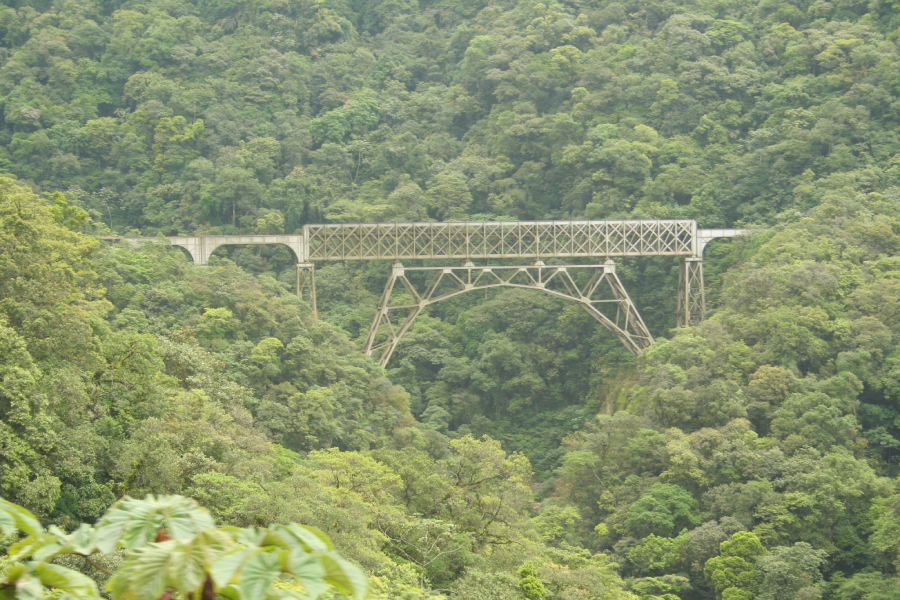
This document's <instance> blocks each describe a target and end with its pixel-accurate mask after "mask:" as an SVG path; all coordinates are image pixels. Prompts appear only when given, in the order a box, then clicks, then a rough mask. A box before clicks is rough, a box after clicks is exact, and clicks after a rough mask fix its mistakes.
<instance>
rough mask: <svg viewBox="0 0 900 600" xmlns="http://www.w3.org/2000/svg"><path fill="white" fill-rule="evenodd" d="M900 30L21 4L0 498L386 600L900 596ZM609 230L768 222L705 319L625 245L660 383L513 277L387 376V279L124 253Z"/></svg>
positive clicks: (598, 331) (17, 12)
mask: <svg viewBox="0 0 900 600" xmlns="http://www.w3.org/2000/svg"><path fill="white" fill-rule="evenodd" d="M898 37H900V13H898V6H897V5H894V4H891V3H888V2H882V1H881V0H871V1H870V2H863V1H858V0H834V1H831V2H826V1H825V0H815V1H806V0H795V1H780V0H761V1H750V0H698V1H691V0H684V1H681V2H674V1H671V0H629V1H625V2H614V1H606V0H570V1H564V2H550V1H546V2H533V1H527V0H486V1H485V0H475V1H473V0H246V1H244V2H232V1H230V0H198V1H196V2H190V1H182V0H150V1H146V2H142V1H131V2H119V1H118V0H109V1H106V0H104V1H101V2H97V1H93V0H58V1H55V2H53V1H49V0H48V1H40V2H38V1H35V2H28V1H22V2H17V1H10V0H7V1H6V2H4V4H3V6H2V8H0V118H2V123H0V173H2V174H3V175H4V176H3V177H2V178H0V497H2V498H6V499H7V500H9V501H11V502H15V503H18V504H21V505H22V506H24V507H26V508H28V509H29V510H31V511H33V512H34V513H35V514H36V515H37V517H39V518H40V519H41V520H42V521H43V522H45V523H51V524H55V525H56V526H58V527H60V528H61V530H64V531H72V530H74V529H75V528H76V527H77V526H78V525H79V524H80V523H90V524H93V523H96V522H97V521H98V519H101V517H102V515H103V514H104V512H105V511H106V510H107V507H109V506H110V505H111V504H113V503H114V502H115V501H116V500H117V499H118V498H120V497H122V496H125V495H130V496H133V497H143V496H144V495H145V494H183V495H185V496H190V497H193V498H196V499H197V501H199V502H200V503H201V504H202V505H204V506H206V507H208V508H209V509H210V511H211V513H212V515H213V516H214V517H215V518H216V519H217V521H218V523H219V524H221V525H234V526H238V527H254V526H268V525H270V524H271V523H287V522H297V523H303V524H306V525H311V526H315V527H318V528H320V529H322V530H323V531H325V532H326V533H327V535H328V536H329V537H330V538H331V539H332V540H333V541H334V544H335V546H336V548H337V550H338V551H339V552H340V553H341V554H342V555H343V556H346V557H347V558H349V559H350V560H352V561H353V562H355V563H356V564H358V565H359V566H361V567H362V568H363V569H365V571H366V572H367V573H368V574H369V576H370V582H371V589H372V594H373V597H376V598H385V599H388V598H390V599H397V600H400V599H403V600H408V599H415V598H419V599H426V598H431V599H433V600H435V599H438V598H451V597H452V598H457V597H458V598H466V599H470V600H523V599H524V600H597V599H600V600H714V599H715V600H816V599H819V600H896V598H898V597H900V576H898V569H900V479H898V476H900V404H898V403H900V136H898V125H900V47H898ZM582 218H586V219H606V218H691V219H696V220H697V221H698V222H699V223H700V225H701V226H704V227H751V228H752V229H753V230H754V232H755V233H754V235H753V236H750V237H748V238H746V239H739V240H732V241H727V242H717V243H715V244H713V245H711V246H710V247H709V248H708V249H707V258H708V260H707V283H708V285H709V295H710V305H711V307H712V308H713V310H712V311H711V312H712V313H713V314H712V316H711V318H709V319H708V320H707V321H705V322H703V323H702V324H700V325H699V326H697V327H691V328H681V329H676V328H674V327H675V318H674V317H675V293H674V292H675V285H676V277H677V263H676V262H675V261H673V260H670V259H667V258H654V259H628V260H624V259H623V260H622V261H619V274H620V275H621V277H622V279H623V281H624V282H625V285H626V287H627V288H628V290H629V292H630V293H631V295H632V297H633V298H634V299H635V301H636V302H637V304H638V307H639V308H640V310H641V312H642V314H643V316H644V318H645V320H646V321H647V324H648V326H649V327H650V329H651V331H652V332H653V334H654V335H655V336H657V343H656V344H655V345H654V346H653V347H652V348H651V349H650V350H648V351H647V352H646V353H645V354H644V355H643V356H642V357H640V358H639V359H637V360H635V359H633V358H632V357H631V356H630V355H629V354H628V353H627V352H626V351H625V350H624V348H622V347H621V346H620V345H619V344H618V342H617V341H616V340H615V339H614V338H613V337H612V336H611V335H610V334H609V333H608V332H606V331H605V330H603V329H602V328H600V327H599V326H597V325H596V324H594V323H593V321H592V320H591V318H590V317H589V316H588V315H587V314H585V313H584V312H582V311H580V310H579V309H578V307H576V306H573V305H567V304H565V303H563V302H561V301H559V300H556V299H554V298H551V297H549V296H545V295H541V294H538V293H535V292H529V291H527V290H506V291H502V292H492V293H489V294H486V295H478V297H475V296H476V295H463V296H459V297H458V298H454V299H452V300H448V301H446V302H443V303H440V304H438V305H435V306H434V307H431V308H430V310H429V311H428V312H427V314H425V315H423V316H421V317H420V318H419V319H418V320H417V321H416V323H415V325H414V327H413V328H412V330H411V331H410V333H409V334H408V335H407V337H405V338H404V341H403V343H402V344H401V345H400V347H399V348H398V350H397V352H396V353H395V355H394V357H393V359H392V362H391V364H390V365H389V368H388V369H386V370H385V369H381V368H380V367H379V366H378V365H377V363H375V362H374V361H372V360H371V359H370V358H368V357H366V356H364V355H363V354H362V353H361V352H360V348H361V346H362V343H361V342H362V340H361V339H360V337H362V338H363V339H364V338H365V334H366V330H367V328H368V326H369V324H370V323H371V320H372V317H373V315H374V312H375V307H376V304H377V298H378V295H379V294H380V290H381V286H382V285H383V283H384V280H385V275H386V272H387V269H388V267H389V265H388V264H383V263H380V262H372V263H365V264H361V263H346V264H341V263H336V264H330V265H328V266H322V265H320V267H321V268H320V269H319V270H318V275H317V286H318V292H319V302H318V304H319V309H320V313H319V314H318V315H314V314H312V312H311V310H310V307H309V306H308V305H307V304H306V303H304V302H302V301H300V300H298V299H297V298H296V296H295V295H294V293H293V287H292V285H293V281H294V277H295V266H294V259H293V256H292V255H291V254H290V253H289V251H288V250H287V249H285V248H279V247H271V248H258V247H256V248H223V249H222V250H219V251H217V252H216V254H215V255H214V256H213V259H212V261H211V266H209V267H208V268H196V267H194V266H193V265H192V264H191V263H190V261H189V260H188V259H187V257H186V256H185V255H184V254H183V253H182V252H181V251H179V250H177V249H172V248H168V247H165V246H162V245H149V246H146V247H144V248H142V249H140V250H138V251H132V250H130V249H127V248H123V247H118V246H111V245H107V244H103V243H101V242H99V241H98V240H97V237H99V236H103V235H109V234H116V235H147V236H155V235H174V234H227V233H251V232H257V233H293V232H296V231H297V230H298V229H299V228H300V227H301V226H302V225H304V224H306V223H317V222H334V223H341V222H388V221H399V220H404V221H408V220H419V221H427V220H439V221H448V220H459V219H468V220H491V219H499V220H509V219H582ZM13 541H14V540H13V538H12V537H11V536H10V537H7V538H6V539H0V545H3V546H5V545H8V544H10V543H12V542H13ZM78 566H79V567H80V568H82V569H84V568H85V567H84V565H78ZM10 569H11V567H10V563H9V561H8V560H7V559H5V558H0V581H3V578H4V577H6V573H9V572H10ZM87 572H88V574H90V575H92V576H97V575H98V573H97V572H95V571H90V570H89V569H87ZM0 592H2V590H0ZM0 595H2V593H0Z"/></svg>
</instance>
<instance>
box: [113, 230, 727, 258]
mask: <svg viewBox="0 0 900 600" xmlns="http://www.w3.org/2000/svg"><path fill="white" fill-rule="evenodd" d="M741 233H745V230H742V229H698V228H697V222H696V221H694V220H687V219H685V220H643V221H636V220H635V221H491V222H466V223H352V224H335V225H305V226H304V227H303V231H302V233H300V234H295V235H205V236H172V237H169V238H168V239H169V240H170V241H171V243H172V244H174V245H177V246H181V247H183V248H185V249H186V250H187V251H188V252H189V253H190V254H191V256H192V257H193V258H194V261H195V262H197V263H198V264H201V265H205V264H206V263H207V261H208V260H209V257H210V255H211V254H212V252H213V251H214V250H215V249H216V248H218V247H219V246H225V245H231V244H235V245H237V244H283V245H285V246H288V247H289V248H291V250H293V251H294V254H296V256H297V262H299V263H307V262H310V261H326V260H410V259H479V258H535V259H538V258H567V257H570V258H581V257H583V258H601V257H604V258H605V257H618V256H702V254H703V247H704V246H705V245H706V243H708V242H709V241H710V240H712V239H715V238H718V237H731V236H734V235H739V234H741ZM106 239H109V240H123V241H128V242H131V243H146V242H151V241H153V240H154V238H106Z"/></svg>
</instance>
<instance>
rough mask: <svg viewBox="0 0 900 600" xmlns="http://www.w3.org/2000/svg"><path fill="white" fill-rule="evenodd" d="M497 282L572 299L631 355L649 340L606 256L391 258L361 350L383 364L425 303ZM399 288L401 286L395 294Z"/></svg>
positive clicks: (438, 300)
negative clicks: (482, 262)
mask: <svg viewBox="0 0 900 600" xmlns="http://www.w3.org/2000/svg"><path fill="white" fill-rule="evenodd" d="M411 272H426V273H427V272H430V273H432V274H433V275H432V278H431V282H430V283H429V284H428V286H427V287H426V288H425V289H424V290H421V289H417V286H416V285H415V284H414V283H413V281H411V280H410V279H409V278H408V277H407V274H408V273H411ZM576 273H584V274H585V275H575V274H576ZM398 283H400V284H401V286H400V287H399V288H398V286H397V284H398ZM501 287H509V288H522V289H531V290H539V291H542V292H544V293H547V294H550V295H551V296H554V297H556V298H562V299H563V300H570V301H572V302H576V303H577V304H578V305H579V306H581V307H582V308H583V309H584V310H585V311H586V312H587V313H588V314H589V315H591V316H592V317H594V318H595V319H596V320H597V321H599V322H600V324H601V325H603V326H604V327H606V328H607V329H608V330H610V331H611V332H613V333H614V334H615V335H616V337H618V338H619V340H620V341H621V342H622V343H623V344H624V345H625V347H626V348H627V349H628V350H629V351H630V352H631V353H632V354H634V355H635V356H636V355H638V354H640V353H641V352H642V351H643V350H644V349H646V348H648V347H649V346H650V345H651V344H652V343H653V336H652V335H650V332H649V331H648V330H647V326H646V325H644V321H643V319H641V316H640V314H639V313H638V310H637V308H636V307H635V306H634V303H633V302H632V301H631V298H630V297H629V296H628V292H627V291H625V287H624V286H623V285H622V282H621V281H620V280H619V277H618V275H616V266H615V263H613V261H611V260H607V261H606V262H605V263H603V264H593V265H545V264H544V263H543V262H542V261H535V262H534V263H533V264H531V265H527V266H477V265H474V264H472V263H471V262H469V261H467V262H466V263H465V264H463V265H462V266H459V267H404V266H403V265H402V264H401V263H394V265H393V267H392V268H391V274H390V276H389V277H388V282H387V285H386V286H385V288H384V293H383V294H382V296H381V301H380V302H379V304H378V311H377V313H376V314H375V319H374V321H373V322H372V327H371V328H370V330H369V336H368V338H367V339H366V346H365V352H366V354H368V355H369V356H373V355H376V354H378V353H380V354H378V359H379V362H380V363H381V366H387V364H388V361H389V360H390V359H391V355H392V354H393V353H394V350H396V348H397V345H398V344H399V343H400V339H401V338H402V337H403V334H404V333H406V332H407V331H408V330H409V328H410V327H411V326H412V324H413V321H415V319H416V317H418V316H419V314H421V312H422V311H423V310H424V309H425V307H426V306H428V305H430V304H434V303H435V302H440V301H441V300H445V299H447V298H452V297H453V296H458V295H459V294H463V293H465V292H471V291H475V290H486V289H490V288H501ZM398 289H399V290H401V291H399V292H398V293H396V294H395V291H396V290H398ZM404 292H405V293H404ZM395 318H397V319H398V320H396V321H395ZM399 319H402V321H400V320H399Z"/></svg>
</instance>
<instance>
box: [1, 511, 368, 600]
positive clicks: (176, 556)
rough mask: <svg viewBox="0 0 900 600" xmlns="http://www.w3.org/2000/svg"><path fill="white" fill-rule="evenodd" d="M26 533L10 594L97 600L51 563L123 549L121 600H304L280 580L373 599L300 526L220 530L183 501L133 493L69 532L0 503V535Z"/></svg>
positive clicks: (5, 589) (88, 583)
mask: <svg viewBox="0 0 900 600" xmlns="http://www.w3.org/2000/svg"><path fill="white" fill-rule="evenodd" d="M17 530H21V531H22V532H23V533H24V534H25V535H26V537H24V538H22V539H20V540H19V541H17V542H16V543H14V544H12V545H11V546H10V547H9V548H8V549H7V553H8V555H9V557H10V559H12V561H13V564H12V565H10V566H7V567H6V568H5V569H4V573H2V577H3V580H0V593H3V594H4V597H6V596H9V597H13V598H40V597H44V595H45V590H44V588H50V590H51V591H56V590H58V591H59V592H62V593H63V594H68V595H69V597H75V598H100V593H99V590H98V586H97V584H96V583H95V582H94V581H93V580H92V579H90V578H89V577H87V576H85V575H83V574H82V573H79V572H78V571H75V570H72V569H69V568H66V567H62V566H59V565H56V564H53V563H52V562H51V561H52V560H53V559H54V558H55V557H57V556H60V555H64V554H74V555H77V556H81V557H82V558H83V559H84V560H85V561H86V562H87V563H88V564H95V563H93V560H92V558H91V557H92V556H93V555H95V554H100V555H104V554H106V555H108V554H111V553H112V552H113V551H114V550H115V549H116V548H123V549H125V550H127V551H128V557H127V558H126V559H125V562H124V563H122V565H121V567H120V568H119V569H118V571H117V572H116V573H114V574H113V575H112V577H110V579H109V581H108V583H107V585H106V590H107V591H108V592H109V593H110V597H112V598H113V599H115V600H118V599H137V600H144V599H146V600H151V599H152V600H156V599H157V598H160V597H161V596H163V595H164V594H167V593H170V592H175V593H179V594H184V595H185V596H187V597H194V598H200V597H203V598H206V597H210V596H211V595H214V594H220V595H222V596H225V597H227V598H240V599H242V600H243V599H253V598H257V599H262V598H272V597H274V598H297V597H300V596H299V595H298V594H297V593H296V592H291V591H290V590H288V589H285V588H283V587H281V586H273V584H274V583H275V581H276V579H279V578H284V577H288V578H289V581H290V582H292V583H294V584H295V585H299V586H300V588H302V589H303V590H304V592H305V593H304V595H303V596H302V597H308V598H317V597H319V596H321V594H322V593H323V592H324V591H325V590H326V589H328V588H335V589H337V590H339V591H340V592H342V593H344V594H346V595H348V596H351V597H354V598H364V597H366V595H367V593H368V587H367V582H366V578H365V575H364V574H363V573H362V571H360V570H359V568H358V567H356V566H354V565H352V564H350V563H348V562H347V561H345V560H344V559H342V558H341V557H340V556H339V555H337V554H336V553H335V552H333V551H332V550H333V546H332V544H331V541H330V540H329V539H328V537H327V536H326V535H325V534H323V533H322V532H321V531H319V530H317V529H315V528H312V527H306V526H303V525H296V524H290V525H272V526H270V527H268V528H262V527H253V528H247V529H237V528H234V527H230V528H225V529H216V527H215V523H214V521H213V519H212V517H211V516H210V514H209V513H208V512H206V511H205V510H204V509H202V508H200V507H199V506H198V505H197V503H196V502H193V501H192V500H190V499H188V498H184V497H182V496H160V497H154V496H147V497H146V498H145V499H144V500H136V499H134V498H129V497H126V498H124V499H123V500H120V501H119V502H117V503H116V504H114V505H113V506H112V507H111V508H110V509H109V511H107V513H106V514H105V515H103V516H102V517H101V518H100V520H99V521H98V523H97V525H96V526H95V527H91V526H90V525H87V524H82V525H81V526H80V527H79V528H78V529H77V530H76V531H74V532H73V533H71V534H66V533H65V532H63V531H62V530H60V529H59V528H58V527H56V526H52V525H51V526H50V527H49V528H48V529H46V530H45V529H44V528H43V527H41V525H40V523H39V522H38V521H37V519H36V518H35V516H34V515H33V514H32V513H30V512H29V511H27V510H26V509H24V508H22V507H21V506H18V505H16V504H12V503H10V502H7V501H6V500H2V499H0V533H3V534H4V535H6V536H10V535H12V534H14V533H16V531H17Z"/></svg>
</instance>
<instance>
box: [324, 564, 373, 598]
mask: <svg viewBox="0 0 900 600" xmlns="http://www.w3.org/2000/svg"><path fill="white" fill-rule="evenodd" d="M320 556H321V559H322V565H323V566H324V567H325V573H326V574H325V581H327V582H328V583H330V584H331V585H333V586H334V587H335V588H337V589H338V591H341V592H343V593H345V594H348V595H351V596H353V597H355V598H365V597H366V595H367V594H368V593H369V580H368V578H367V577H366V574H365V573H363V571H362V569H360V568H359V567H357V566H356V565H352V564H350V563H349V562H347V561H346V560H344V559H343V558H341V557H340V556H338V555H337V554H335V553H329V554H322V555H320Z"/></svg>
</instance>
